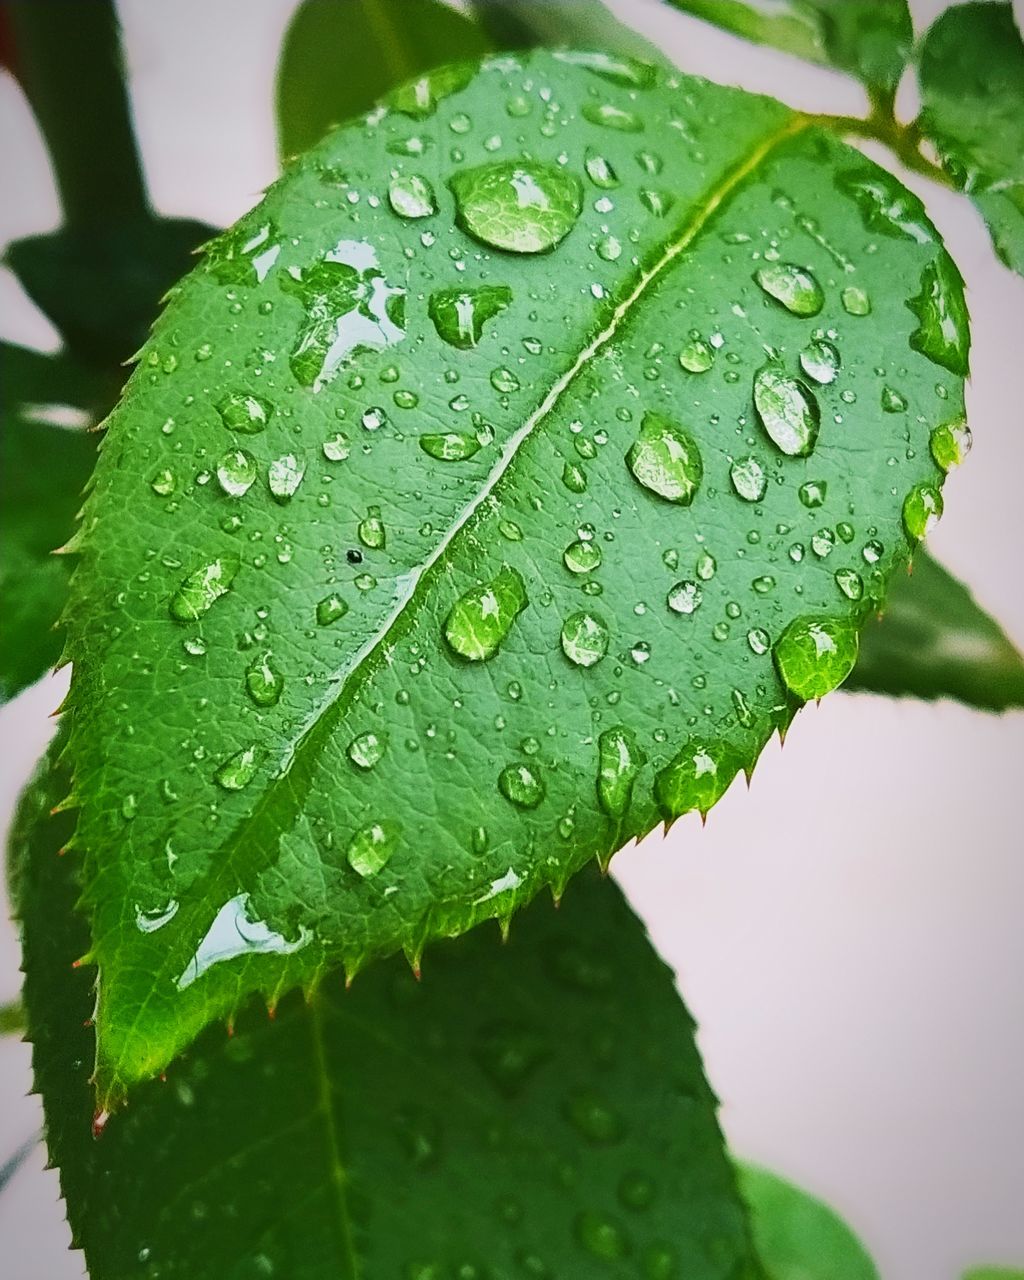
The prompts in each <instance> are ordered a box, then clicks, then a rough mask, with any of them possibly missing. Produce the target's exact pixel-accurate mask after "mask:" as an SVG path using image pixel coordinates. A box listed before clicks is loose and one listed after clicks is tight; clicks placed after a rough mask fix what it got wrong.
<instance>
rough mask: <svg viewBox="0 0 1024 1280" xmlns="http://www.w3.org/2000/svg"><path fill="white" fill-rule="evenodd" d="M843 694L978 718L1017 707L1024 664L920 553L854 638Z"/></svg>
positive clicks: (1022, 696)
mask: <svg viewBox="0 0 1024 1280" xmlns="http://www.w3.org/2000/svg"><path fill="white" fill-rule="evenodd" d="M846 688H847V689H848V690H858V689H862V690H864V691H866V692H868V693H885V694H889V695H891V696H893V697H908V696H909V697H914V698H928V699H932V698H955V699H956V700H957V701H958V702H964V703H966V704H967V705H968V706H971V707H978V708H980V709H981V710H983V711H1008V710H1010V709H1011V708H1014V707H1024V657H1022V656H1021V654H1020V653H1019V651H1018V650H1017V648H1016V647H1015V646H1014V644H1013V642H1012V641H1011V640H1010V639H1009V638H1008V637H1007V636H1006V634H1005V633H1004V631H1003V630H1002V628H1001V627H1000V626H999V624H998V622H996V621H995V619H994V618H992V617H990V616H989V614H987V613H986V612H985V610H984V609H982V608H981V607H980V605H978V603H977V602H976V601H975V599H974V597H973V596H972V595H971V593H970V591H968V589H967V588H966V587H965V586H964V585H963V583H961V582H958V581H957V579H956V578H954V577H953V575H952V574H951V573H949V572H948V571H947V570H946V569H944V568H943V567H942V566H941V565H940V564H937V563H936V562H935V561H934V560H933V559H932V558H931V556H929V555H928V554H927V553H926V552H925V551H924V550H921V551H919V552H918V553H917V555H916V556H915V558H914V571H913V573H912V574H911V575H910V576H909V577H906V578H904V579H898V580H897V581H896V582H895V583H894V585H893V588H892V590H891V592H890V593H889V598H888V600H887V601H886V606H885V614H884V616H883V617H882V619H881V620H880V621H879V622H877V623H874V624H869V625H868V626H867V627H866V628H865V630H864V634H863V635H862V636H861V644H860V657H859V658H858V659H857V665H856V667H854V669H853V674H852V675H851V676H850V678H849V680H848V681H847V682H846Z"/></svg>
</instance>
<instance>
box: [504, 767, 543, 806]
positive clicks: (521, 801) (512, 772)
mask: <svg viewBox="0 0 1024 1280" xmlns="http://www.w3.org/2000/svg"><path fill="white" fill-rule="evenodd" d="M498 790H499V791H500V792H501V794H502V795H503V796H504V797H505V799H506V800H508V801H509V802H510V803H511V804H514V805H515V806H516V807H517V808H519V809H536V808H537V806H538V805H539V804H540V802H541V801H542V800H543V799H544V796H545V795H546V794H547V789H546V787H545V786H544V782H543V780H542V779H541V777H540V776H539V775H538V774H536V773H534V771H533V770H532V769H531V768H530V766H529V765H528V764H524V763H522V762H517V763H516V764H510V765H507V766H506V767H505V768H504V769H502V771H501V773H500V774H499V775H498Z"/></svg>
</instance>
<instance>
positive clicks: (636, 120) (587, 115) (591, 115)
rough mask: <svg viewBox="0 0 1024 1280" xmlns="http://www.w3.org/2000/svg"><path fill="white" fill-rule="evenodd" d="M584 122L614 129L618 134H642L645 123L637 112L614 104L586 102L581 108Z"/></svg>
mask: <svg viewBox="0 0 1024 1280" xmlns="http://www.w3.org/2000/svg"><path fill="white" fill-rule="evenodd" d="M580 114H581V115H582V116H583V118H584V120H589V121H590V123H591V124H596V125H599V126H600V127H601V128H602V129H614V130H615V131H616V132H617V133H640V132H642V130H643V127H644V122H643V120H642V119H641V118H640V116H638V115H637V114H636V112H635V111H626V110H625V109H624V108H623V107H617V106H616V105H615V104H614V103H613V102H584V104H583V106H582V107H581V108H580Z"/></svg>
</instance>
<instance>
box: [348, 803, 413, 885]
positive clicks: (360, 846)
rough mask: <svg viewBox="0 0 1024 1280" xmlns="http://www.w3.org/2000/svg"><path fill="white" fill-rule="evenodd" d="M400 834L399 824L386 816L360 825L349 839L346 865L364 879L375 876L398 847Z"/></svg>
mask: <svg viewBox="0 0 1024 1280" xmlns="http://www.w3.org/2000/svg"><path fill="white" fill-rule="evenodd" d="M400 835H401V827H400V826H399V824H398V823H397V822H393V821H391V820H390V819H387V818H384V819H382V820H381V821H380V822H372V823H370V825H369V826H366V827H362V828H361V829H360V830H359V831H357V832H356V833H355V835H354V836H353V837H352V839H351V840H350V841H349V844H348V849H347V850H346V854H345V856H346V858H347V859H348V865H349V866H350V867H351V868H352V870H353V871H354V872H355V873H356V875H359V876H362V877H363V879H364V880H365V879H367V878H368V877H370V876H375V875H376V874H377V872H378V871H380V870H381V869H382V868H383V867H385V866H387V864H388V862H389V861H390V859H391V856H392V854H393V853H394V852H395V849H396V848H397V847H398V839H399V836H400Z"/></svg>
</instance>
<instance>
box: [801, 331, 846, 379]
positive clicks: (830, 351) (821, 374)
mask: <svg viewBox="0 0 1024 1280" xmlns="http://www.w3.org/2000/svg"><path fill="white" fill-rule="evenodd" d="M841 366H842V359H841V357H840V355H839V350H838V348H837V347H835V346H833V344H832V343H831V342H828V341H827V340H826V339H825V338H816V339H815V340H814V341H813V342H811V343H809V344H808V345H807V346H806V347H805V348H804V350H803V351H801V352H800V368H801V369H803V371H804V373H806V374H807V376H808V378H811V379H812V380H813V381H814V382H817V383H818V384H819V386H823V387H825V386H828V384H829V383H830V382H835V380H836V377H837V376H838V374H839V370H840V368H841Z"/></svg>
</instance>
